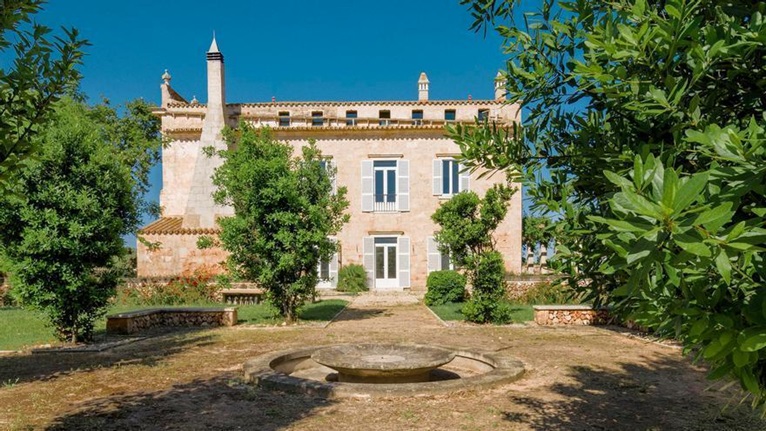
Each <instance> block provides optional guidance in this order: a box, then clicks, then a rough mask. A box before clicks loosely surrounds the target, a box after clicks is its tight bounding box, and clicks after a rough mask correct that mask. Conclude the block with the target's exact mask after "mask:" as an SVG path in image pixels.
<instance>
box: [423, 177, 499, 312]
mask: <svg viewBox="0 0 766 431" xmlns="http://www.w3.org/2000/svg"><path fill="white" fill-rule="evenodd" d="M512 195H513V189H511V188H509V187H507V186H505V185H495V186H493V187H492V188H491V189H489V190H487V193H486V195H485V196H484V199H481V198H479V196H478V195H477V194H476V193H474V192H472V191H466V192H461V193H458V194H456V195H455V196H453V197H452V198H451V199H450V200H448V201H447V202H444V203H443V204H442V205H441V206H440V207H439V208H438V209H437V210H436V212H434V214H433V215H432V216H431V218H432V219H433V221H434V222H436V223H437V224H438V225H439V226H440V227H441V230H439V231H438V232H437V233H436V235H435V238H436V241H437V242H438V243H439V247H440V248H441V250H440V251H441V252H443V253H446V254H449V256H450V259H452V260H453V262H454V263H455V265H457V266H458V267H460V268H462V269H464V270H465V271H466V275H467V276H468V281H469V282H470V283H471V286H472V287H473V292H472V294H471V299H470V301H469V302H468V304H467V305H466V309H464V311H463V314H464V315H465V316H466V318H467V319H469V320H471V321H475V322H481V323H483V322H492V321H498V320H502V319H501V318H502V317H503V316H501V315H500V314H499V311H500V310H501V309H500V308H498V307H497V305H498V304H499V303H500V302H501V301H502V300H503V299H504V297H505V288H504V284H503V280H504V276H505V268H504V266H503V259H502V256H501V255H500V254H499V253H497V252H496V251H495V240H494V238H493V237H492V233H493V232H494V231H495V229H497V226H498V225H499V224H500V222H502V221H503V219H504V218H505V215H506V214H507V213H508V202H509V201H510V199H511V196H512ZM498 256H499V260H498ZM498 262H499V263H498Z"/></svg>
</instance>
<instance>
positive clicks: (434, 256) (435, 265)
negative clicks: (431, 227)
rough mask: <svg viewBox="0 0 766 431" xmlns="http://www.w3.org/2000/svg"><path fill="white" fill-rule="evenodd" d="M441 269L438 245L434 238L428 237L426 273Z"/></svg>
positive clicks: (440, 255)
mask: <svg viewBox="0 0 766 431" xmlns="http://www.w3.org/2000/svg"><path fill="white" fill-rule="evenodd" d="M440 269H442V254H441V252H440V251H439V243H438V242H436V238H434V237H432V236H429V237H428V273H429V274H430V273H432V272H434V271H439V270H440Z"/></svg>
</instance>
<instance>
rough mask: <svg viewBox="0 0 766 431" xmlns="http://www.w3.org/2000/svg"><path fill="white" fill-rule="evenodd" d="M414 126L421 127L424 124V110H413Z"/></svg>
mask: <svg viewBox="0 0 766 431" xmlns="http://www.w3.org/2000/svg"><path fill="white" fill-rule="evenodd" d="M412 124H414V125H415V126H420V125H421V124H423V110H422V109H413V110H412Z"/></svg>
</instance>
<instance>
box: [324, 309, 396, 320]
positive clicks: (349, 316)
mask: <svg viewBox="0 0 766 431" xmlns="http://www.w3.org/2000/svg"><path fill="white" fill-rule="evenodd" d="M388 313H390V310H387V309H385V308H351V307H347V308H346V309H345V310H343V312H342V313H340V314H339V315H338V316H336V317H335V319H333V321H332V323H338V322H345V321H353V320H365V319H372V318H375V317H381V316H385V315H386V314H388Z"/></svg>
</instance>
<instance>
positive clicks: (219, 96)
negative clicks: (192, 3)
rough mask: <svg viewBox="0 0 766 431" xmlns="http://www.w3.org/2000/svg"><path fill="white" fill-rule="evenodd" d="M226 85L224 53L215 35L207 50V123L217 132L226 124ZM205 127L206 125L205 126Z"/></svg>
mask: <svg viewBox="0 0 766 431" xmlns="http://www.w3.org/2000/svg"><path fill="white" fill-rule="evenodd" d="M225 109H226V85H225V80H224V67H223V54H221V51H219V50H218V43H216V41H215V35H213V43H211V44H210V49H208V51H207V113H206V114H205V125H208V124H209V126H210V127H212V128H213V129H214V130H215V131H216V132H217V133H220V131H221V129H223V127H224V126H225V125H226V116H225V113H224V111H225ZM203 127H204V126H203Z"/></svg>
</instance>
